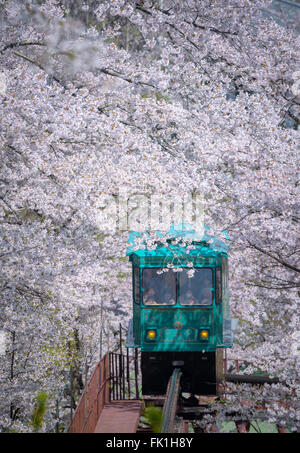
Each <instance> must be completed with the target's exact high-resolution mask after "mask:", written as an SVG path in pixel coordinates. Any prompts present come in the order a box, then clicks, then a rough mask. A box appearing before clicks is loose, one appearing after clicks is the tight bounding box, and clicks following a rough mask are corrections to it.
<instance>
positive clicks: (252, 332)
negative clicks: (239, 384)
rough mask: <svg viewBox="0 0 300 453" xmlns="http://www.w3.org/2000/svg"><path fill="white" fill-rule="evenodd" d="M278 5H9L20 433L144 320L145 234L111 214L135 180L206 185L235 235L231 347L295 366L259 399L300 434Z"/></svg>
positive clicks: (9, 152)
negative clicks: (133, 248)
mask: <svg viewBox="0 0 300 453" xmlns="http://www.w3.org/2000/svg"><path fill="white" fill-rule="evenodd" d="M269 5H270V2H269V1H265V2H261V1H258V0H253V1H249V0H239V1H237V0H228V1H226V2H224V1H222V0H214V1H213V0H205V1H201V2H200V1H198V0H190V1H172V2H170V1H167V0H165V1H142V0H140V1H135V0H130V1H124V0H115V1H96V0H95V1H86V2H85V3H82V2H70V1H58V0H45V1H34V0H27V1H26V2H21V1H18V0H9V1H6V2H2V3H1V6H0V8H1V17H2V19H1V43H0V65H1V72H2V75H3V77H4V78H5V90H4V89H3V90H1V117H2V121H1V126H0V127H1V135H0V137H1V192H0V201H1V229H2V234H1V252H0V257H1V264H2V275H1V290H2V303H1V324H2V325H1V328H2V329H3V330H4V331H5V332H6V339H7V350H6V354H5V355H4V356H1V361H3V366H2V367H1V382H3V384H2V389H3V391H2V399H1V417H2V418H1V426H2V428H3V429H4V430H5V429H17V430H25V431H26V430H30V424H29V422H28V421H29V420H30V417H31V414H32V404H33V402H34V397H35V395H36V394H37V392H38V391H39V390H41V389H42V390H44V391H45V392H46V393H47V394H49V396H50V398H49V399H48V401H49V405H50V406H49V407H50V410H49V411H48V415H47V417H48V418H47V425H45V427H44V429H45V430H53V429H54V428H53V427H54V426H55V423H56V422H57V416H56V415H55V407H56V406H55V405H56V404H57V401H58V395H61V398H60V400H59V401H60V402H59V403H58V404H61V406H64V408H61V412H62V414H63V416H65V415H67V414H68V413H69V411H70V406H71V407H73V406H74V405H75V401H73V390H74V386H77V390H78V392H79V390H80V388H81V387H82V386H83V385H84V383H85V379H86V376H87V375H88V373H89V370H91V369H92V366H93V364H94V363H95V362H96V361H97V360H98V359H99V331H100V329H102V328H104V329H105V335H104V337H105V348H108V347H111V344H112V343H113V333H114V332H115V331H116V329H117V328H118V325H119V322H120V321H121V322H127V320H128V318H129V317H130V306H131V278H130V268H129V265H128V263H127V260H126V258H125V253H126V247H127V240H128V231H127V229H126V228H123V227H122V225H121V221H120V217H118V209H119V208H117V210H112V216H113V215H114V216H115V217H113V219H115V225H116V226H117V228H112V227H111V224H110V223H109V222H108V223H105V222H103V215H102V213H103V210H104V209H105V207H106V206H107V205H108V202H109V204H110V205H111V206H112V208H114V207H115V206H120V204H119V205H118V203H117V202H118V201H119V194H120V187H126V190H127V196H128V200H131V201H130V202H129V201H128V205H129V208H130V209H132V210H134V208H135V207H136V205H137V204H138V198H137V196H138V194H144V195H145V194H146V195H147V196H150V195H152V194H164V195H165V196H169V197H170V198H171V199H172V200H178V199H182V197H183V196H185V195H186V196H188V195H190V194H191V193H195V192H197V193H200V194H201V195H202V197H203V199H204V202H205V206H204V208H205V223H206V224H208V225H210V226H211V227H212V228H213V230H214V231H216V232H217V234H218V235H220V237H222V232H223V231H225V230H226V231H227V232H228V234H229V237H230V247H231V254H230V282H231V304H232V311H233V314H234V316H235V317H238V318H239V319H240V323H239V333H238V335H237V341H236V344H235V346H234V348H233V350H232V352H231V354H232V356H233V357H237V356H238V357H240V358H241V359H245V360H247V362H248V363H249V364H250V365H249V367H248V369H246V370H245V372H251V370H255V369H257V368H260V369H262V370H264V371H265V372H267V373H268V374H269V375H270V376H276V377H278V379H279V384H276V385H275V386H274V385H273V386H271V388H270V389H267V390H265V391H264V392H262V391H261V390H260V391H256V390H255V391H254V396H253V398H254V401H255V398H260V399H263V400H264V404H265V407H266V408H267V409H265V410H264V417H265V418H266V419H267V420H273V421H275V422H278V423H281V424H282V423H283V422H286V423H290V425H291V426H293V428H294V429H299V415H297V411H296V404H297V398H299V354H298V355H297V344H299V339H297V338H298V337H297V332H298V333H299V330H300V328H299V309H298V308H299V302H298V296H299V278H298V276H299V262H298V256H299V239H298V226H299V214H298V213H299V201H298V199H299V198H298V196H299V173H298V168H299V157H298V155H299V153H298V148H297V140H298V138H299V131H298V124H299V94H298V93H297V92H296V93H295V90H293V84H294V83H295V80H294V73H295V72H296V71H297V69H298V68H299V67H297V64H299V53H298V48H299V37H298V35H297V34H296V32H295V29H294V28H293V26H292V25H293V24H291V23H289V27H288V28H285V27H283V26H282V25H280V24H278V23H277V22H275V21H274V20H273V19H272V17H268V16H266V15H265V14H263V9H267V8H268V7H269ZM289 121H292V122H293V123H292V124H293V127H292V128H287V127H286V126H287V124H288V122H289ZM135 197H136V198H135ZM148 227H149V225H147V224H145V229H147V228H148ZM225 240H226V239H225ZM101 307H102V308H101ZM101 310H102V311H101ZM100 311H101V312H102V316H101V317H100V316H99V314H100ZM100 318H101V319H100ZM297 342H298V343H297ZM70 369H71V372H70ZM68 382H69V383H70V384H69V388H67V387H66V383H68ZM78 392H77V393H78ZM252 393H253V391H252ZM237 394H238V395H239V393H238V392H237ZM262 394H263V395H262ZM279 395H281V396H280V397H279ZM241 398H242V397H241ZM282 400H284V401H289V405H288V408H284V409H283V406H282V404H281V403H282ZM239 403H241V399H238V397H237V401H236V402H235V404H237V405H238V404H239ZM279 403H280V404H279ZM253 410H255V405H254V409H253ZM65 422H66V423H67V421H66V420H65Z"/></svg>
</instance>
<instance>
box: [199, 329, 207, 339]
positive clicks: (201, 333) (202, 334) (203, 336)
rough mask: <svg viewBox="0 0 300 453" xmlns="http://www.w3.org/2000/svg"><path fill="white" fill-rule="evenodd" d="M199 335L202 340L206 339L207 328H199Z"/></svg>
mask: <svg viewBox="0 0 300 453" xmlns="http://www.w3.org/2000/svg"><path fill="white" fill-rule="evenodd" d="M200 336H201V338H202V339H203V340H207V338H208V330H201V332H200Z"/></svg>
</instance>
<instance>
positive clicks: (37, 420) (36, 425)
mask: <svg viewBox="0 0 300 453" xmlns="http://www.w3.org/2000/svg"><path fill="white" fill-rule="evenodd" d="M47 398H48V395H47V393H46V392H44V391H43V390H42V391H40V392H39V393H38V394H37V396H36V399H35V407H34V410H33V414H32V416H31V424H32V426H33V430H34V432H37V431H38V430H39V429H40V428H41V427H42V425H43V421H44V416H45V413H46V411H47Z"/></svg>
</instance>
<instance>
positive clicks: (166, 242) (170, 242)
mask: <svg viewBox="0 0 300 453" xmlns="http://www.w3.org/2000/svg"><path fill="white" fill-rule="evenodd" d="M209 230H211V229H209V227H208V226H204V229H203V231H202V232H199V231H198V232H197V231H195V230H194V229H192V228H191V227H186V226H185V227H184V228H178V227H177V228H176V227H174V225H173V224H172V225H171V227H170V230H169V231H168V232H167V233H162V232H158V231H156V232H155V233H156V239H155V241H154V243H153V246H152V247H151V249H150V248H147V247H146V244H145V241H143V238H149V239H150V233H147V232H144V233H138V232H135V231H133V232H131V233H130V235H129V243H130V244H131V246H130V247H128V249H127V253H126V254H127V256H129V257H131V256H132V255H135V256H137V257H139V258H143V257H168V256H169V257H171V256H172V257H182V256H185V257H188V256H191V257H195V256H219V255H222V256H227V254H228V251H229V246H228V245H227V244H225V242H223V241H221V240H220V239H217V238H216V237H214V236H212V235H210V234H208V231H209ZM222 234H223V236H224V237H225V239H229V238H228V235H227V232H222ZM160 238H162V240H160ZM137 239H138V240H137Z"/></svg>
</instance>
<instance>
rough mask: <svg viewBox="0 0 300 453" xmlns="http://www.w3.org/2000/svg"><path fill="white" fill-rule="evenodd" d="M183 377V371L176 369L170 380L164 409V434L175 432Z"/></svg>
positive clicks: (162, 430)
mask: <svg viewBox="0 0 300 453" xmlns="http://www.w3.org/2000/svg"><path fill="white" fill-rule="evenodd" d="M181 376H182V372H181V370H180V369H179V368H175V370H174V371H173V373H172V375H171V377H170V379H169V382H168V387H167V393H166V399H165V403H164V407H163V422H162V429H161V432H162V433H172V432H174V431H173V429H174V420H175V416H176V410H177V401H178V396H179V390H180V379H181Z"/></svg>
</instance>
